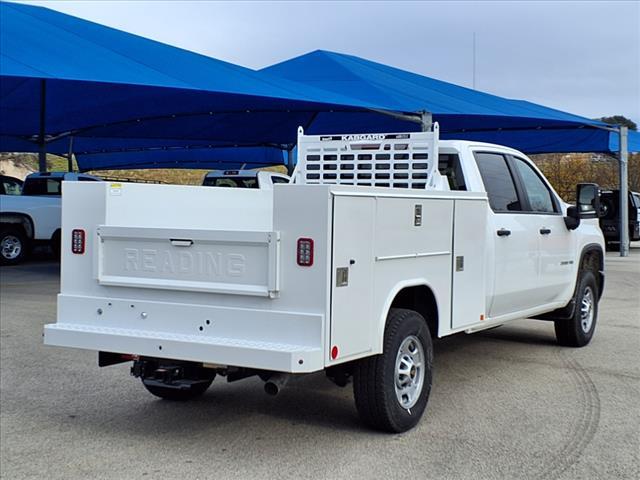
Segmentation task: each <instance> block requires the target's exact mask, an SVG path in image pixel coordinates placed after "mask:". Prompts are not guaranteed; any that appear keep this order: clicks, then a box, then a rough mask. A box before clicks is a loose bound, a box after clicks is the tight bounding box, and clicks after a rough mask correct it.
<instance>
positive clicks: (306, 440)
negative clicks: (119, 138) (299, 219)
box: [0, 246, 640, 480]
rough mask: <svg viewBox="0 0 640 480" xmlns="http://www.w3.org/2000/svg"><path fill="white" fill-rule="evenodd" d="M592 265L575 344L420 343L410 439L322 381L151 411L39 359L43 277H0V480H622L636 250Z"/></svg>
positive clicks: (634, 370)
mask: <svg viewBox="0 0 640 480" xmlns="http://www.w3.org/2000/svg"><path fill="white" fill-rule="evenodd" d="M638 247H639V246H634V248H633V249H632V252H631V256H630V257H628V258H625V259H621V258H619V257H617V253H613V252H612V253H608V254H607V262H606V263H607V266H606V267H607V279H606V289H605V293H604V297H603V299H602V301H601V303H600V318H599V323H598V326H597V331H596V334H595V337H594V339H593V341H592V342H591V344H590V345H589V346H587V347H585V348H582V349H567V348H562V347H559V346H557V345H556V343H555V336H554V332H553V325H552V324H551V323H548V322H542V321H535V320H522V321H518V322H514V323H511V324H509V325H506V326H503V327H500V328H496V329H493V330H490V331H486V332H482V333H478V334H474V335H464V334H461V335H456V336H453V337H449V338H445V339H441V340H438V341H436V343H435V378H434V384H433V390H432V394H431V399H430V401H429V405H428V407H427V412H426V414H425V416H424V417H423V419H422V422H421V423H420V424H419V426H418V427H417V428H415V429H414V430H412V431H409V432H407V433H404V434H399V435H389V434H382V433H377V432H373V431H370V430H367V429H366V428H364V427H363V426H362V425H361V424H360V422H359V421H358V417H357V414H356V410H355V406H354V403H353V397H352V391H351V386H349V387H347V388H340V387H337V386H335V385H334V384H332V383H330V382H329V381H328V380H327V379H326V378H325V377H324V375H322V374H318V375H313V376H308V377H305V378H303V379H301V380H298V381H296V382H293V383H292V384H291V385H290V386H288V387H287V388H286V389H285V390H283V391H282V392H281V393H280V394H279V395H278V396H277V397H268V396H266V395H265V393H264V391H263V385H262V382H261V381H260V380H258V379H256V378H251V379H247V380H243V381H239V382H236V383H231V384H227V383H226V382H225V381H224V379H220V378H219V379H216V381H215V382H214V384H213V386H212V387H211V389H209V391H208V392H207V393H206V394H205V395H204V396H203V397H202V398H201V399H198V400H195V401H192V402H188V403H171V402H166V401H162V400H158V399H156V398H155V397H153V396H151V395H150V394H149V393H147V392H146V391H145V390H144V388H143V387H142V385H141V384H140V382H139V381H138V380H136V379H134V378H132V377H130V376H129V372H128V366H126V365H116V366H112V367H107V368H98V366H97V361H96V354H95V353H93V352H88V351H83V350H72V349H63V348H55V347H45V346H44V345H42V327H43V325H44V324H45V323H52V322H55V315H56V307H55V302H56V293H57V292H58V289H59V265H58V264H56V263H54V262H51V261H47V260H42V259H41V260H39V261H36V262H31V263H27V264H25V265H22V266H18V267H4V268H2V269H0V335H1V341H0V360H1V363H0V444H1V445H0V475H1V477H2V478H6V479H26V478H37V479H66V480H68V479H85V478H91V479H102V478H104V479H156V478H158V479H170V478H180V479H209V478H211V479H218V478H219V479H253V478H274V479H276V478H277V479H279V480H283V479H289V478H291V479H346V478H357V479H367V478H376V479H378V478H384V479H395V478H402V479H407V478H410V479H426V478H434V479H436V478H437V479H483V480H484V479H537V480H542V479H574V478H576V479H577V478H579V479H609V478H612V479H613V478H615V479H638V478H640V248H638Z"/></svg>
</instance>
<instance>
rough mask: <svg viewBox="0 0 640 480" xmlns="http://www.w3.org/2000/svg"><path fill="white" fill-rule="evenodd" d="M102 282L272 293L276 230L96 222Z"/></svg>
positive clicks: (247, 293) (211, 290)
mask: <svg viewBox="0 0 640 480" xmlns="http://www.w3.org/2000/svg"><path fill="white" fill-rule="evenodd" d="M98 236H99V238H100V242H99V253H98V282H99V283H100V284H101V285H115V286H130V287H139V288H160V289H168V290H190V291H200V292H216V293H230V294H244V295H258V296H274V295H275V293H276V292H277V290H278V284H277V280H278V277H277V268H278V235H277V233H275V232H243V231H226V232H225V231H215V230H213V231H212V230H186V229H168V228H135V227H114V226H100V227H99V228H98Z"/></svg>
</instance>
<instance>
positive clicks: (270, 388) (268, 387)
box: [264, 382, 280, 397]
mask: <svg viewBox="0 0 640 480" xmlns="http://www.w3.org/2000/svg"><path fill="white" fill-rule="evenodd" d="M264 391H265V393H266V394H267V395H270V396H272V397H275V396H276V395H278V392H279V391H280V388H279V387H278V385H276V384H275V383H273V382H267V383H265V384H264Z"/></svg>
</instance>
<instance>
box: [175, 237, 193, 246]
mask: <svg viewBox="0 0 640 480" xmlns="http://www.w3.org/2000/svg"><path fill="white" fill-rule="evenodd" d="M169 241H170V242H171V245H173V246H174V247H190V246H191V245H193V240H189V239H188V238H171V239H170V240H169Z"/></svg>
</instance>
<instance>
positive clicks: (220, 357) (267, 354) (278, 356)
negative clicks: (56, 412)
mask: <svg viewBox="0 0 640 480" xmlns="http://www.w3.org/2000/svg"><path fill="white" fill-rule="evenodd" d="M44 343H45V344H46V345H55V346H60V347H75V348H83V349H89V350H100V351H107V352H115V353H130V354H136V355H141V356H149V357H159V358H170V359H176V360H188V361H193V362H203V363H215V364H220V365H230V366H235V367H247V368H256V369H263V370H272V371H278V372H289V373H308V372H314V371H318V370H322V369H323V368H324V362H323V355H322V350H321V348H319V347H317V348H314V347H310V346H306V345H291V344H284V343H273V342H257V341H252V340H238V339H231V338H216V337H208V336H195V335H178V334H168V333H162V332H154V331H144V330H130V329H123V328H108V327H97V326H92V325H79V324H70V323H66V324H65V323H55V324H49V325H45V327H44Z"/></svg>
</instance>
